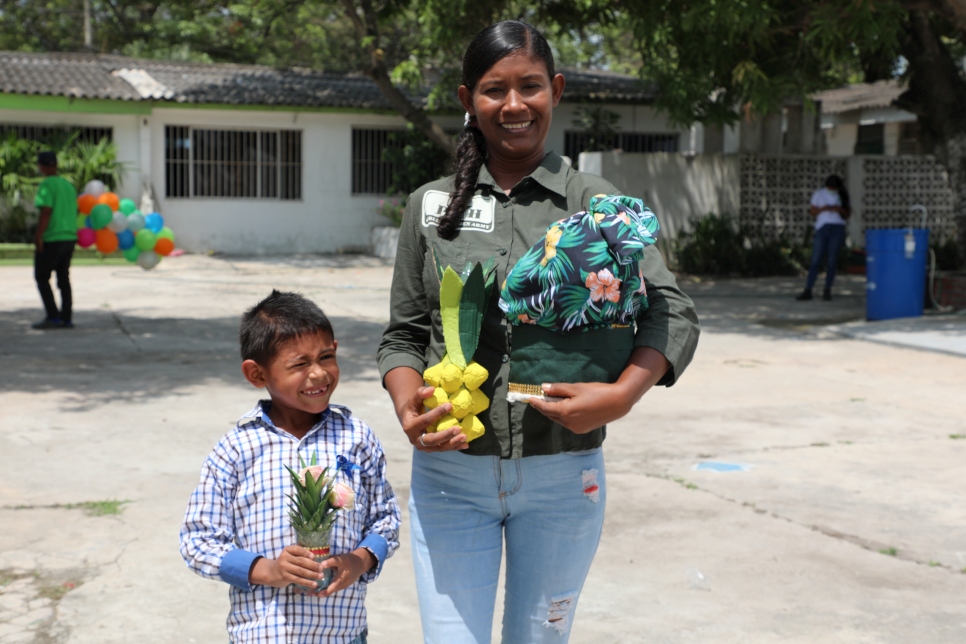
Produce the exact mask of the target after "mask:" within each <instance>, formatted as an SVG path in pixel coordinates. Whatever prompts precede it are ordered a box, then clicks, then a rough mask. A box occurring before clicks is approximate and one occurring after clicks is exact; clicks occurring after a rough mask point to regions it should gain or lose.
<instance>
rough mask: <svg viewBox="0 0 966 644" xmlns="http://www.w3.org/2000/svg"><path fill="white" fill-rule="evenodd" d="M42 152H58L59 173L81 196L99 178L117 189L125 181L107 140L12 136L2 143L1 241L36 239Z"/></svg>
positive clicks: (0, 163) (0, 177)
mask: <svg viewBox="0 0 966 644" xmlns="http://www.w3.org/2000/svg"><path fill="white" fill-rule="evenodd" d="M41 150H53V151H55V152H56V153H57V166H58V172H59V173H60V175H61V176H62V177H64V178H65V179H67V180H68V181H70V182H71V183H73V184H74V187H75V188H77V191H78V193H79V192H80V191H81V190H83V189H84V186H85V185H86V184H87V182H88V181H90V180H91V179H100V180H101V181H103V182H104V183H105V184H106V185H107V186H108V188H109V189H111V190H114V189H115V188H116V187H117V186H118V185H120V183H121V180H122V179H123V178H124V172H125V166H124V164H123V163H121V162H119V161H118V160H117V146H116V145H115V144H114V143H113V142H111V141H108V140H107V139H102V140H100V141H99V142H97V143H89V142H84V141H77V133H76V132H74V133H67V134H65V135H64V136H63V137H62V138H58V139H56V140H53V141H46V142H43V143H42V142H40V141H31V140H28V139H19V138H17V137H16V135H14V134H11V135H9V136H8V137H7V138H6V139H4V140H2V141H0V242H13V243H28V242H31V241H32V240H33V236H32V234H31V232H30V227H31V220H32V219H33V201H34V197H35V196H36V194H37V187H38V186H39V185H40V182H41V181H42V180H43V177H42V176H41V175H40V173H39V171H38V170H37V153H38V152H40V151H41Z"/></svg>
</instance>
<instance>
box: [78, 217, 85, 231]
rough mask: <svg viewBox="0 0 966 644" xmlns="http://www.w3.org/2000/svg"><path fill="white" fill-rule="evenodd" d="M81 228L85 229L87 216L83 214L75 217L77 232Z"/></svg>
mask: <svg viewBox="0 0 966 644" xmlns="http://www.w3.org/2000/svg"><path fill="white" fill-rule="evenodd" d="M81 228H87V215H85V214H83V213H82V214H80V215H77V230H80V229H81Z"/></svg>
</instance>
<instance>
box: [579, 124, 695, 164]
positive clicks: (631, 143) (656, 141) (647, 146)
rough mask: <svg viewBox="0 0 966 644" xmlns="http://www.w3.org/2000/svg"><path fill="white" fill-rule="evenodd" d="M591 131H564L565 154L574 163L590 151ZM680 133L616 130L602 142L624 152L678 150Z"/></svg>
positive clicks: (608, 147)
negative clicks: (581, 155)
mask: <svg viewBox="0 0 966 644" xmlns="http://www.w3.org/2000/svg"><path fill="white" fill-rule="evenodd" d="M593 136H594V135H593V134H592V133H590V132H576V131H572V130H571V131H567V132H564V154H566V155H567V156H568V157H570V158H571V159H572V160H573V162H574V163H576V162H577V157H578V156H580V153H581V152H587V151H589V150H588V148H589V147H590V142H591V138H592V137H593ZM679 139H680V135H678V134H648V133H646V132H615V133H614V134H611V135H610V136H609V137H607V139H606V140H604V141H602V142H601V146H602V147H606V148H607V149H611V150H613V149H619V150H623V151H624V152H677V151H678V140H679Z"/></svg>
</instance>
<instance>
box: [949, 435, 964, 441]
mask: <svg viewBox="0 0 966 644" xmlns="http://www.w3.org/2000/svg"><path fill="white" fill-rule="evenodd" d="M949 437H950V438H951V439H953V440H954V441H958V440H963V439H964V438H966V434H950V435H949Z"/></svg>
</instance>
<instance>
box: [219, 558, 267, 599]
mask: <svg viewBox="0 0 966 644" xmlns="http://www.w3.org/2000/svg"><path fill="white" fill-rule="evenodd" d="M260 557H261V555H256V554H255V553H254V552H248V551H247V550H239V549H237V548H236V549H235V550H229V551H228V552H227V553H226V554H225V556H224V557H222V559H221V566H219V568H218V576H219V577H220V578H221V580H222V581H223V582H225V583H228V584H231V585H232V586H234V587H235V588H240V589H242V590H253V588H252V584H251V582H250V581H248V575H249V573H251V570H252V565H253V564H254V563H255V560H256V559H258V558H260Z"/></svg>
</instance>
